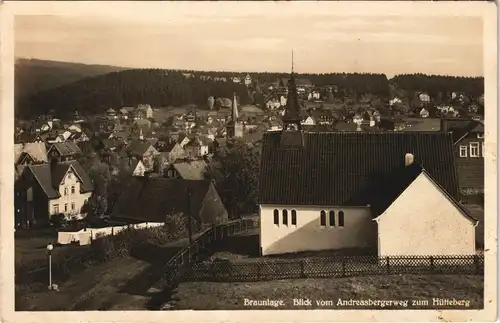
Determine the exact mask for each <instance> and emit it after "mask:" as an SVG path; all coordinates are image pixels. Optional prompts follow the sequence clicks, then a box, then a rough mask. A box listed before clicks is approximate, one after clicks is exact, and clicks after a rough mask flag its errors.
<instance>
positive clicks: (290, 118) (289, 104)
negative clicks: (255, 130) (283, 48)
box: [282, 51, 301, 130]
mask: <svg viewBox="0 0 500 323" xmlns="http://www.w3.org/2000/svg"><path fill="white" fill-rule="evenodd" d="M282 121H283V130H301V118H300V103H299V97H298V95H297V85H296V84H295V73H294V70H293V51H292V72H291V74H290V80H289V81H288V97H287V101H286V107H285V114H284V115H283V118H282Z"/></svg>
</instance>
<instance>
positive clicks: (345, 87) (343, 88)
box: [16, 69, 484, 118]
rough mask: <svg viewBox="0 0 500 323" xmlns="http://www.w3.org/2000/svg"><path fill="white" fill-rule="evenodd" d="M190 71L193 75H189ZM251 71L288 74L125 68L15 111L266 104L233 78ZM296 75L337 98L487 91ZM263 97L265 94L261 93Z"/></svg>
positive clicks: (474, 84) (448, 81)
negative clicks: (222, 101) (214, 101)
mask: <svg viewBox="0 0 500 323" xmlns="http://www.w3.org/2000/svg"><path fill="white" fill-rule="evenodd" d="M186 73H189V74H190V75H191V77H186V75H187V74H186ZM247 74H250V75H251V76H252V79H253V81H254V82H256V83H257V84H260V85H265V84H269V83H271V82H275V81H276V80H278V79H279V78H281V77H283V78H288V77H289V74H286V73H246V72H241V73H230V72H199V71H178V70H165V69H136V70H123V71H118V72H112V73H108V74H105V75H100V76H96V77H91V78H85V79H81V80H78V81H76V82H72V83H69V84H64V85H62V86H59V87H56V88H51V89H47V90H45V91H40V92H38V93H35V94H34V95H32V96H30V97H17V100H16V110H17V111H18V113H19V115H20V116H22V117H33V116H36V115H39V114H43V113H47V112H48V111H51V110H52V111H54V112H55V113H56V114H57V115H58V116H59V117H63V118H64V117H65V116H69V115H70V114H71V113H72V112H73V111H75V110H78V111H79V112H81V113H82V114H95V113H102V112H103V111H105V110H106V109H108V108H114V109H116V108H120V107H122V106H136V105H137V104H141V103H147V104H151V105H152V106H153V107H161V106H181V105H186V104H195V105H197V106H198V107H199V108H207V109H208V102H207V99H208V98H209V97H210V96H213V97H215V98H218V97H232V95H233V93H236V95H237V96H238V97H239V98H240V103H241V104H249V103H253V102H254V101H255V100H256V101H257V102H259V103H262V101H261V100H258V99H255V98H256V96H255V94H254V92H255V90H256V91H257V92H258V93H259V94H261V91H263V92H265V91H266V89H265V87H263V86H257V87H256V86H255V83H254V84H253V85H252V86H251V87H250V89H248V88H247V87H246V86H245V85H244V84H243V83H241V84H236V83H233V82H232V81H231V79H230V78H231V77H234V76H239V77H245V76H246V75H247ZM200 76H210V77H212V79H210V80H203V79H202V78H200ZM16 77H18V75H16ZM215 77H225V78H226V80H227V82H220V81H214V80H213V78H215ZM297 78H307V79H309V80H310V81H311V82H312V83H313V84H315V85H317V86H323V85H333V86H335V88H336V89H337V94H336V95H335V96H336V97H339V95H340V96H349V97H351V98H360V97H361V96H362V95H363V94H371V95H374V96H377V97H379V98H380V99H382V100H384V101H387V100H388V99H389V98H390V97H391V96H394V95H396V94H397V95H398V96H399V95H406V96H408V97H409V98H410V97H411V96H414V95H415V93H418V92H428V93H429V94H430V95H431V96H432V97H434V96H440V97H449V93H451V92H464V93H466V95H468V96H470V97H474V98H477V97H479V96H480V95H481V94H482V93H483V91H484V84H483V83H484V81H483V78H479V77H478V78H468V77H451V76H434V75H431V76H429V75H423V74H412V75H397V76H395V77H394V78H392V79H387V77H386V75H384V74H368V73H365V74H346V73H330V74H299V75H297ZM264 95H265V93H264ZM259 97H260V98H262V95H260V96H259ZM410 99H411V98H410Z"/></svg>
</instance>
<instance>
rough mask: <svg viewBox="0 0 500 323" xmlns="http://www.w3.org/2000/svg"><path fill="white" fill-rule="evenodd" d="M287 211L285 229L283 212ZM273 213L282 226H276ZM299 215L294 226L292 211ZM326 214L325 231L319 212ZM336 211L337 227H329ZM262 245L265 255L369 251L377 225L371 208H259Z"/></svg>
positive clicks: (374, 240)
mask: <svg viewBox="0 0 500 323" xmlns="http://www.w3.org/2000/svg"><path fill="white" fill-rule="evenodd" d="M284 208H286V210H287V211H288V225H283V218H282V210H283V209H284ZM274 209H278V210H279V220H280V222H279V223H280V224H279V225H278V226H277V225H275V224H274V214H273V212H274ZM292 209H294V210H296V211H297V225H296V226H294V225H292V224H291V223H292V222H291V210H292ZM321 210H325V211H326V213H327V214H326V220H327V222H326V227H322V226H321V225H320V212H321ZM330 210H333V211H335V224H336V226H335V227H330V225H329V215H328V213H329V211H330ZM339 211H343V212H344V227H339V226H338V212H339ZM260 221H261V222H260V245H261V248H262V254H263V255H269V254H279V253H287V252H298V251H307V250H326V249H342V248H368V247H375V244H376V236H377V233H376V224H375V223H374V221H373V220H372V216H371V210H370V209H369V208H368V207H355V208H339V207H314V206H278V205H260Z"/></svg>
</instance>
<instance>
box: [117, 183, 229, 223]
mask: <svg viewBox="0 0 500 323" xmlns="http://www.w3.org/2000/svg"><path fill="white" fill-rule="evenodd" d="M188 188H189V190H190V191H191V199H190V205H191V207H190V208H191V214H192V216H193V218H194V219H196V220H198V221H200V220H202V221H203V222H205V223H210V222H211V218H212V217H213V216H215V218H217V219H221V218H227V212H226V210H225V209H224V206H223V205H222V203H221V201H220V198H219V196H218V194H217V191H216V190H215V188H214V187H213V184H212V183H211V182H210V181H203V180H184V179H170V178H153V177H151V178H147V177H133V178H132V179H131V180H130V182H129V183H128V184H127V186H126V188H125V189H124V191H123V193H122V194H121V195H120V197H119V199H118V201H117V203H116V205H115V207H114V209H113V215H115V216H120V217H126V218H134V219H142V220H145V221H151V222H164V221H165V219H166V218H165V217H166V216H167V215H173V214H177V213H179V212H182V213H184V214H186V213H187V210H188V209H187V205H188V196H187V190H186V189H188Z"/></svg>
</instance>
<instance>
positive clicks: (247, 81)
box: [245, 74, 252, 86]
mask: <svg viewBox="0 0 500 323" xmlns="http://www.w3.org/2000/svg"><path fill="white" fill-rule="evenodd" d="M245 85H246V86H250V85H252V77H251V76H250V74H247V76H245Z"/></svg>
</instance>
